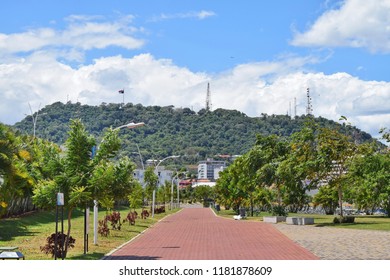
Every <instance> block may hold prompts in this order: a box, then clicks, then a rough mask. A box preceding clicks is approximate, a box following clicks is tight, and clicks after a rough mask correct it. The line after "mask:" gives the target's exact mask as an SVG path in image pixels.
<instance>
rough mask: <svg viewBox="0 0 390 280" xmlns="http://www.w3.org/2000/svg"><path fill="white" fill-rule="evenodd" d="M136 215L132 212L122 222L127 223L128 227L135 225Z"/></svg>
mask: <svg viewBox="0 0 390 280" xmlns="http://www.w3.org/2000/svg"><path fill="white" fill-rule="evenodd" d="M137 217H138V213H137V212H136V211H134V212H131V211H130V212H129V213H128V214H127V216H126V219H124V220H123V222H126V221H129V224H130V225H132V226H133V225H135V219H137Z"/></svg>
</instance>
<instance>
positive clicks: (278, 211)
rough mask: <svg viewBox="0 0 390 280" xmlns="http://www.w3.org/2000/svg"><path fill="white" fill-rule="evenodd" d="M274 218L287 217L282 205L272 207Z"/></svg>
mask: <svg viewBox="0 0 390 280" xmlns="http://www.w3.org/2000/svg"><path fill="white" fill-rule="evenodd" d="M270 213H271V214H272V215H273V216H287V211H286V208H285V207H284V206H282V205H276V206H274V207H272V209H271V212H270Z"/></svg>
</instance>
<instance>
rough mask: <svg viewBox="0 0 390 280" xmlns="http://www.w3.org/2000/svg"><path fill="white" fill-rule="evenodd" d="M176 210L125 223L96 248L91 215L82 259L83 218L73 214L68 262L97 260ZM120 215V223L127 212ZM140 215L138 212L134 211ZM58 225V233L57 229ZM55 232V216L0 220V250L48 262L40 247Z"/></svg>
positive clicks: (101, 239)
mask: <svg viewBox="0 0 390 280" xmlns="http://www.w3.org/2000/svg"><path fill="white" fill-rule="evenodd" d="M178 210H179V209H173V210H172V211H171V210H167V211H166V212H165V213H161V214H155V215H154V218H152V217H151V216H150V217H149V218H147V219H141V218H140V217H139V218H138V219H137V220H136V223H135V225H130V224H129V223H128V222H125V223H123V224H122V228H121V230H110V234H109V236H108V237H102V236H100V235H99V236H98V244H97V245H94V244H93V224H92V220H93V213H91V214H90V224H89V238H88V239H89V242H88V243H89V246H88V247H89V248H88V252H87V254H85V255H84V241H83V240H84V238H83V236H84V214H83V212H82V211H80V210H74V212H73V218H72V230H71V234H70V235H71V236H72V237H73V238H75V239H76V244H75V247H74V248H72V249H70V250H69V251H68V255H67V259H74V260H96V259H101V258H102V257H103V256H104V255H105V254H107V253H109V252H110V251H112V250H113V249H115V248H117V247H118V246H120V245H121V244H123V243H125V242H127V241H129V240H130V239H132V238H134V237H135V236H137V235H138V234H140V233H141V232H142V231H144V230H145V229H147V228H149V227H150V226H152V225H153V224H155V223H156V222H157V221H159V220H160V219H162V218H163V217H165V216H167V215H169V214H172V213H174V212H177V211H178ZM116 211H119V212H120V213H121V220H123V219H125V218H126V216H127V213H128V212H129V211H130V210H129V208H125V207H123V208H121V209H119V210H118V209H116ZM137 212H138V213H141V210H137ZM105 215H106V211H104V210H100V211H99V220H102V219H103V217H104V216H105ZM64 218H65V220H64V233H66V231H67V220H66V213H65V214H64ZM60 228H61V227H60V225H59V229H60ZM54 232H55V212H54V211H52V212H48V211H44V212H34V213H31V214H27V215H24V216H22V217H17V218H9V219H1V220H0V247H8V246H17V247H19V249H18V250H19V251H21V252H22V253H23V254H24V255H25V256H26V259H28V260H50V259H52V257H51V255H46V254H44V253H43V252H41V250H40V247H41V246H44V245H45V243H46V238H47V237H48V236H49V235H50V234H52V233H54Z"/></svg>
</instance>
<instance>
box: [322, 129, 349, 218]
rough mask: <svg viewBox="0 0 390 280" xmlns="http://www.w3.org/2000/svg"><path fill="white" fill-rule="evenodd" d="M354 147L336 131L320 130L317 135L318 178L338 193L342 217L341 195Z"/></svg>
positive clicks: (344, 136) (347, 138) (345, 137)
mask: <svg viewBox="0 0 390 280" xmlns="http://www.w3.org/2000/svg"><path fill="white" fill-rule="evenodd" d="M355 151H356V145H355V144H354V143H352V142H351V141H350V139H349V137H348V136H346V135H344V134H341V133H340V132H338V131H336V130H332V129H329V128H321V129H320V133H319V135H318V164H319V166H318V167H319V169H318V176H319V178H321V179H323V180H326V181H327V182H328V185H329V186H331V187H333V188H335V189H336V190H337V193H338V200H339V208H340V215H341V216H343V214H344V213H343V202H344V201H343V194H344V186H345V185H346V174H347V170H348V169H347V168H348V162H349V161H350V160H351V159H352V157H353V156H354V153H355Z"/></svg>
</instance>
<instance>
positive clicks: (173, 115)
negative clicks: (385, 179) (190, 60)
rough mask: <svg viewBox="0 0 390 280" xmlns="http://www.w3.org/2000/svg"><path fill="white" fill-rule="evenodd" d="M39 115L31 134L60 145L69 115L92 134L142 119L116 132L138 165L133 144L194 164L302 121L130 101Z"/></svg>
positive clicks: (53, 108) (291, 129) (23, 127)
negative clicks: (145, 104) (79, 121)
mask: <svg viewBox="0 0 390 280" xmlns="http://www.w3.org/2000/svg"><path fill="white" fill-rule="evenodd" d="M39 116H40V118H39V120H38V122H37V127H36V135H37V136H39V137H41V138H44V139H47V140H50V141H53V142H55V143H57V144H58V145H62V144H64V143H65V141H66V139H67V138H68V134H67V131H68V123H69V121H70V120H71V119H77V118H80V119H82V120H83V123H84V125H85V128H86V130H87V131H88V132H89V133H90V134H91V135H93V136H94V137H95V138H100V137H101V135H102V131H103V130H104V129H105V128H107V127H111V126H112V127H118V126H121V125H124V124H127V123H129V122H144V123H145V124H146V125H145V126H143V127H140V128H137V129H132V130H127V131H123V130H122V131H121V132H120V138H121V139H122V147H121V155H126V156H128V157H129V158H132V159H133V161H134V162H137V163H138V162H139V158H138V156H139V154H138V153H137V152H138V149H137V145H138V146H139V149H140V152H141V154H142V157H143V158H144V159H161V158H165V157H167V156H170V155H173V154H179V155H181V157H180V159H178V161H177V162H181V163H186V164H196V163H198V161H201V160H204V159H205V158H208V157H215V156H216V155H220V154H230V155H241V154H244V153H246V152H248V151H249V150H250V149H251V147H252V146H253V145H254V144H255V141H256V135H257V134H262V135H277V136H278V137H282V138H287V137H289V136H290V135H291V134H293V133H295V132H298V131H300V130H301V129H302V128H303V127H304V124H305V120H306V118H305V116H299V117H298V116H297V117H295V118H293V119H292V118H291V117H290V116H287V115H267V114H262V115H261V116H257V117H248V116H247V115H245V114H244V113H241V112H239V111H235V110H225V109H216V110H214V111H206V110H200V111H199V112H195V111H193V110H191V109H190V108H175V107H173V106H166V107H160V106H148V107H145V106H142V105H141V104H137V105H134V104H131V103H128V104H126V105H124V106H121V104H101V105H100V106H88V105H81V104H80V103H70V102H69V103H66V104H63V103H60V102H57V103H54V104H52V105H48V106H46V107H45V108H43V109H42V110H41V111H40V112H39ZM31 121H32V119H31V116H28V117H26V118H25V119H24V120H22V121H21V122H19V123H16V124H15V125H14V127H15V128H16V129H17V130H19V131H20V132H22V133H23V134H25V133H27V134H32V129H33V126H32V122H31ZM314 121H315V122H316V123H318V124H319V126H320V127H329V128H332V129H333V128H337V129H338V130H340V131H341V132H342V133H343V134H347V135H350V136H352V137H353V138H354V139H355V140H356V141H357V142H359V143H360V142H364V141H367V140H370V139H371V136H370V135H369V134H367V133H365V132H363V131H361V130H359V129H356V128H354V127H351V126H342V125H340V124H338V123H335V122H333V121H330V120H327V119H325V118H321V117H319V118H316V119H314Z"/></svg>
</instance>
